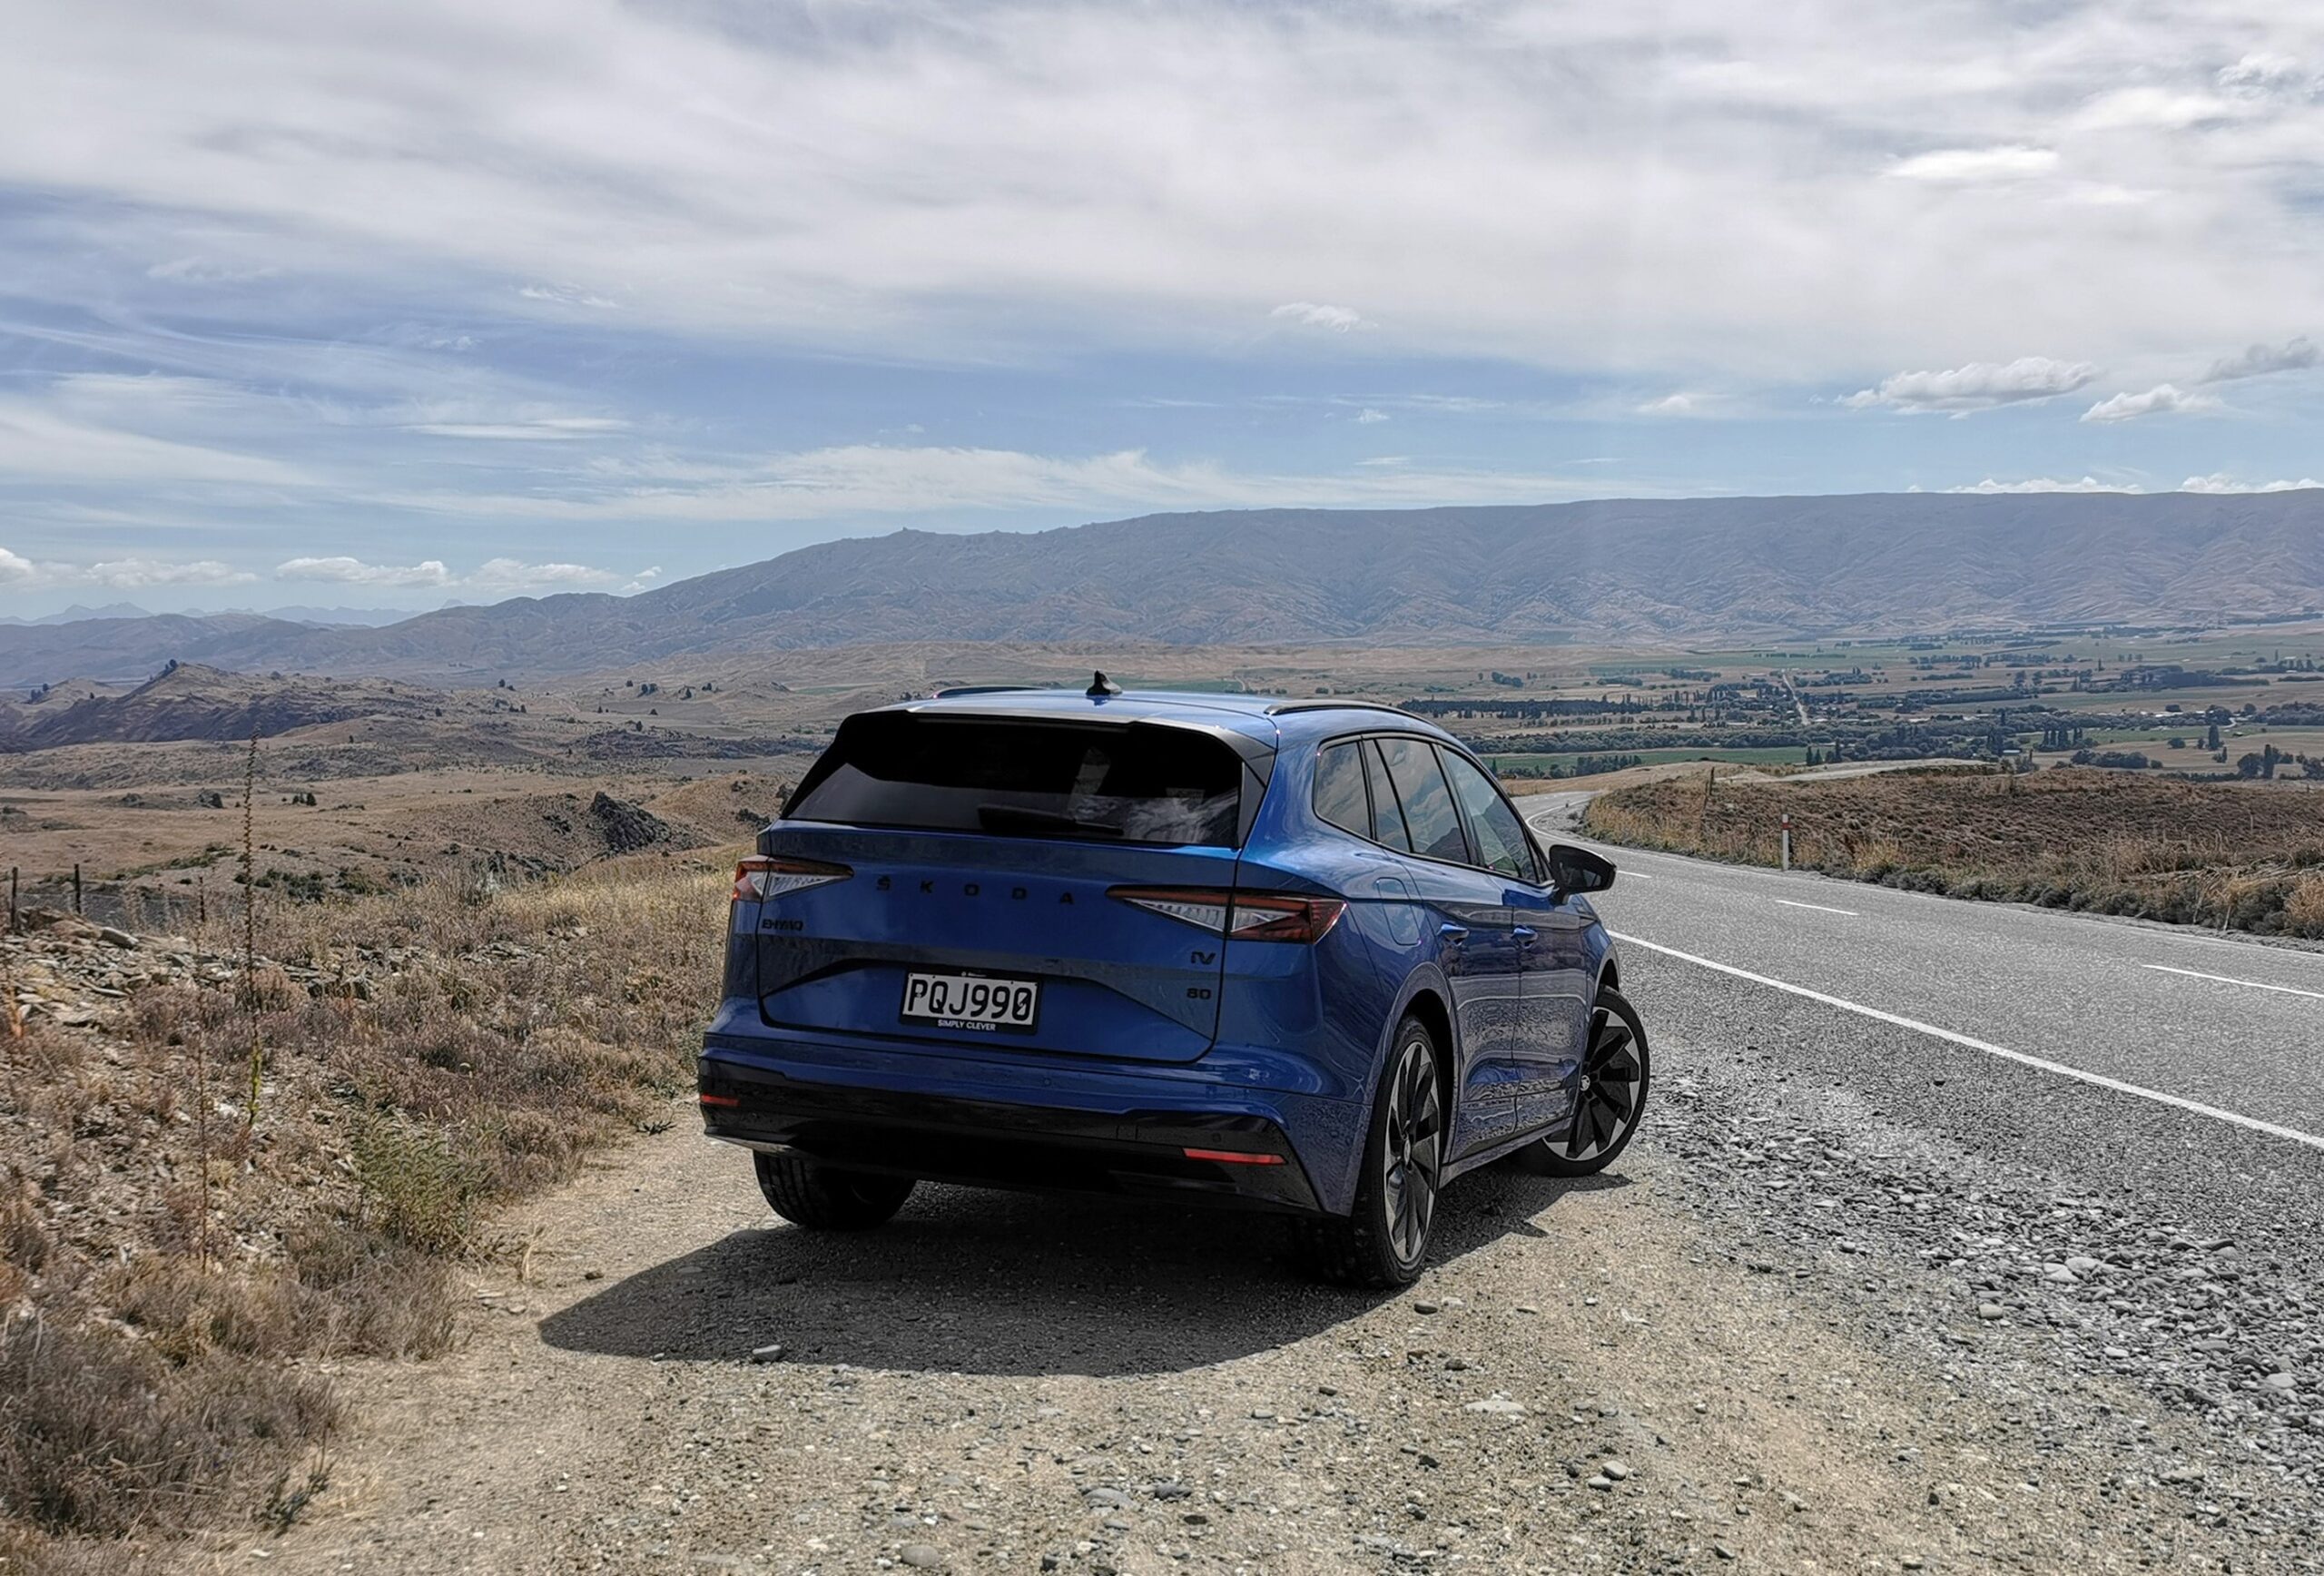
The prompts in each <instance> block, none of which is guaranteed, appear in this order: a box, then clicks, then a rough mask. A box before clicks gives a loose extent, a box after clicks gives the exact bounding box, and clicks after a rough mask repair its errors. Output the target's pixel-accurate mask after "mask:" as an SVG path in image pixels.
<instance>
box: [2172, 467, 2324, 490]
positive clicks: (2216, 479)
mask: <svg viewBox="0 0 2324 1576" xmlns="http://www.w3.org/2000/svg"><path fill="white" fill-rule="evenodd" d="M2302 488H2324V481H2318V480H2317V479H2316V478H2314V477H2312V476H2304V477H2302V478H2299V480H2298V481H2238V480H2236V479H2235V478H2233V477H2231V476H2229V475H2227V474H2226V473H2225V472H2223V471H2214V472H2212V473H2211V475H2209V476H2191V477H2189V478H2187V479H2186V480H2185V481H2182V482H2181V483H2180V484H2179V490H2180V491H2181V492H2191V493H2274V492H2298V491H2299V490H2300V489H2302Z"/></svg>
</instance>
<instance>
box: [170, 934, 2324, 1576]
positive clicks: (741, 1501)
mask: <svg viewBox="0 0 2324 1576" xmlns="http://www.w3.org/2000/svg"><path fill="white" fill-rule="evenodd" d="M1631 973H1632V976H1633V978H1632V979H1631V980H1630V988H1631V991H1632V994H1633V995H1634V997H1635V998H1636V999H1637V1000H1639V1001H1640V1003H1641V1005H1642V1007H1643V1009H1644V1010H1645V1011H1646V1013H1647V1016H1648V1020H1649V1025H1650V1026H1651V1027H1652V1028H1653V1029H1655V1030H1656V1031H1657V1036H1658V1038H1657V1039H1656V1042H1655V1045H1656V1052H1657V1056H1658V1074H1659V1079H1660V1084H1659V1093H1658V1096H1657V1098H1656V1103H1655V1106H1654V1108H1653V1110H1652V1114H1651V1117H1650V1120H1649V1128H1647V1130H1646V1132H1645V1135H1644V1136H1643V1137H1642V1138H1641V1139H1640V1142H1639V1143H1638V1144H1636V1145H1635V1146H1633V1148H1632V1149H1631V1150H1630V1153H1629V1154H1628V1155H1627V1156H1626V1157H1624V1159H1623V1160H1622V1162H1621V1163H1620V1165H1619V1166H1618V1167H1616V1169H1615V1171H1614V1172H1613V1173H1612V1174H1610V1175H1609V1176H1607V1177H1601V1178H1599V1179H1596V1180H1594V1181H1592V1182H1590V1183H1587V1184H1582V1185H1578V1186H1575V1185H1564V1184H1559V1183H1554V1182H1550V1181H1546V1180H1542V1179H1539V1178H1534V1177H1526V1176H1523V1175H1521V1174H1517V1173H1513V1172H1510V1171H1506V1170H1494V1171H1492V1172H1489V1173H1486V1174H1483V1175H1480V1176H1477V1177H1472V1178H1470V1179H1468V1180H1467V1181H1465V1182H1464V1183H1462V1185H1460V1186H1459V1187H1456V1189H1455V1190H1454V1191H1453V1192H1452V1194H1451V1195H1449V1196H1448V1198H1447V1202H1446V1213H1445V1215H1444V1216H1443V1217H1442V1222H1441V1225H1442V1237H1441V1242H1440V1247H1439V1252H1438V1255H1437V1258H1436V1262H1435V1264H1434V1266H1433V1267H1432V1268H1431V1270H1430V1271H1429V1272H1428V1274H1427V1276H1425V1278H1424V1279H1423V1282H1422V1283H1421V1284H1420V1285H1418V1286H1416V1287H1414V1288H1413V1289H1412V1290H1411V1291H1409V1292H1407V1293H1403V1294H1399V1295H1393V1296H1388V1295H1358V1294H1351V1293H1347V1292H1341V1291H1332V1290H1326V1289H1323V1288H1319V1287H1316V1286H1314V1285H1310V1284H1309V1283H1308V1282H1307V1281H1306V1280H1305V1278H1304V1276H1303V1275H1302V1273H1301V1271H1300V1270H1299V1268H1298V1266H1296V1265H1295V1263H1294V1262H1292V1261H1290V1260H1289V1259H1287V1258H1286V1257H1285V1256H1284V1254H1283V1252H1282V1242H1281V1238H1280V1237H1279V1236H1278V1235H1277V1234H1276V1233H1275V1231H1274V1230H1273V1229H1271V1228H1270V1227H1269V1226H1268V1224H1267V1223H1265V1222H1264V1221H1253V1220H1242V1219H1222V1218H1220V1217H1216V1216H1196V1215H1187V1214H1180V1213H1177V1212H1171V1211H1157V1210H1151V1209H1132V1208H1128V1207H1117V1206H1114V1205H1110V1204H1104V1203H1098V1202H1076V1201H1060V1200H1054V1199H1034V1198H1020V1197H1010V1196H1003V1195H995V1194H979V1193H973V1192H969V1191H965V1190H956V1189H945V1188H926V1189H923V1190H922V1192H921V1194H920V1195H919V1196H917V1197H915V1199H914V1200H913V1202H912V1203H911V1205H910V1206H908V1207H907V1208H906V1210H905V1212H904V1214H903V1215H902V1216H901V1217H899V1219H898V1220H897V1221H896V1222H894V1223H893V1224H892V1225H891V1226H889V1227H888V1228H886V1229H884V1230H883V1231H881V1232H879V1233H876V1234H873V1235H871V1236H863V1237H855V1238H841V1239H833V1238H817V1237H812V1236H806V1235H804V1234H802V1233H799V1232H796V1231H793V1230H792V1229H791V1228H789V1227H787V1226H781V1225H780V1224H779V1223H777V1222H775V1221H774V1220H773V1217H772V1216H769V1215H768V1214H767V1212H766V1211H765V1209H764V1208H763V1206H762V1205H761V1204H760V1202H759V1200H758V1199H757V1197H755V1193H754V1190H753V1187H752V1184H751V1181H750V1177H749V1170H748V1166H747V1164H746V1162H745V1160H744V1158H743V1157H742V1156H741V1155H740V1154H738V1153H735V1152H731V1151H725V1150H723V1149H720V1148H714V1147H713V1146H710V1145H707V1144H705V1143H704V1142H703V1141H702V1140H701V1139H700V1138H698V1137H697V1136H696V1135H695V1134H694V1132H693V1130H692V1124H691V1122H687V1123H684V1124H682V1125H681V1126H680V1127H679V1128H677V1129H675V1130H673V1131H671V1132H669V1133H666V1134H664V1135H660V1136H658V1137H654V1138H644V1139H640V1140H638V1141H637V1142H636V1143H635V1144H634V1145H632V1146H631V1147H629V1148H627V1149H626V1150H625V1151H623V1152H622V1153H621V1154H620V1155H619V1156H618V1157H616V1158H615V1160H614V1161H613V1162H612V1163H611V1164H609V1165H606V1166H604V1167H599V1168H597V1169H596V1170H594V1171H593V1172H592V1173H591V1174H590V1175H588V1176H587V1177H584V1178H583V1179H582V1180H581V1181H579V1182H577V1183H576V1184H574V1185H572V1186H570V1187H567V1188H566V1189H564V1190H563V1191H561V1192H559V1193H557V1194H556V1195H553V1196H549V1197H545V1198H544V1199H542V1200H539V1201H537V1202H536V1203H535V1204H533V1205H531V1206H527V1207H525V1208H524V1209H522V1210H520V1211H519V1212H518V1213H517V1216H515V1218H514V1219H513V1220H512V1221H511V1223H510V1225H511V1226H512V1235H513V1236H517V1237H518V1238H522V1239H525V1240H529V1241H531V1242H532V1243H533V1244H534V1246H533V1248H532V1250H531V1252H530V1253H529V1255H528V1256H527V1257H526V1258H525V1259H524V1260H523V1261H522V1262H521V1263H517V1262H510V1263H505V1264H502V1265H499V1266H493V1267H490V1268H488V1269H478V1271H476V1272H475V1273H474V1276H473V1284H472V1285H471V1286H470V1287H469V1290H468V1296H469V1298H470V1302H471V1306H472V1308H473V1312H472V1314H471V1315H470V1325H471V1331H470V1335H469V1338H468V1341H467V1343H466V1345H464V1346H463V1348H462V1349H461V1350H460V1351H458V1353H456V1354H453V1355H452V1356H450V1357H448V1358H447V1359H445V1360H443V1361H442V1362H440V1363H438V1364H432V1365H424V1366H413V1365H407V1364H369V1363H357V1364H345V1365H342V1367H341V1368H340V1373H339V1377H338V1383H339V1386H340V1393H341V1394H342V1395H343V1396H344V1397H345V1398H347V1399H348V1400H350V1402H351V1403H353V1405H354V1411H355V1414H356V1416H357V1417H358V1418H359V1419H360V1420H361V1421H360V1423H359V1429H358V1432H357V1433H355V1434H354V1435H353V1436H352V1437H350V1438H347V1439H345V1440H343V1441H341V1442H340V1443H339V1444H338V1446H337V1447H336V1448H335V1452H334V1462H333V1469H332V1474H331V1482H330V1487H329V1489H328V1490H327V1491H326V1492H324V1493H323V1494H322V1495H321V1496H320V1499H319V1500H318V1501H317V1502H315V1503H314V1504H313V1505H312V1506H311V1507H310V1509H309V1510H308V1512H307V1514H306V1517H305V1519H304V1520H303V1521H302V1522H300V1524H299V1525H298V1526H296V1527H295V1528H293V1529H292V1530H291V1532H289V1533H288V1534H287V1535H285V1536H282V1537H281V1538H279V1539H278V1538H271V1537H255V1536H253V1537H246V1538H241V1539H235V1540H230V1541H228V1542H223V1543H220V1544H218V1545H215V1546H214V1547H212V1549H211V1550H209V1551H208V1552H207V1554H206V1555H205V1559H206V1560H207V1561H210V1562H212V1563H214V1564H216V1565H218V1566H220V1567H225V1566H237V1567H239V1566H243V1565H247V1564H251V1563H252V1562H263V1563H264V1564H265V1565H267V1566H268V1567H269V1568H271V1569H276V1570H285V1569H287V1570H294V1571H419V1572H428V1571H647V1570H654V1571H658V1570H667V1569H700V1570H736V1571H761V1570H763V1571H794V1572H806V1571H814V1572H842V1571H875V1570H886V1569H891V1568H903V1569H931V1570H950V1571H960V1572H969V1571H1035V1570H1042V1571H1049V1570H1055V1571H1072V1572H1088V1573H1089V1576H1103V1573H1105V1572H1108V1571H1112V1572H1117V1573H1131V1572H1148V1571H1176V1570H1219V1571H1254V1572H1256V1571H1270V1572H1271V1571H1288V1572H1295V1573H1296V1572H1310V1571H1313V1572H1323V1571H1412V1570H1425V1569H1431V1568H1435V1569H1451V1568H1453V1567H1456V1566H1460V1567H1465V1568H1468V1569H1474V1570H1482V1571H1560V1572H1565V1571H1571V1572H1598V1571H1730V1570H1731V1571H1770V1572H1773V1571H1784V1572H1792V1571H1971V1570H1979V1571H1982V1570H2016V1571H2135V1570H2150V1569H2152V1570H2207V1571H2313V1570H2315V1569H2317V1568H2318V1564H2319V1561H2324V1508H2319V1502H2320V1501H2324V1496H2320V1495H2319V1486H2318V1474H2319V1470H2324V1350H2319V1337H2324V1323H2319V1309H2320V1308H2324V1302H2319V1285H2318V1268H2317V1263H2316V1259H2315V1256H2314V1255H2313V1253H2312V1251H2311V1250H2310V1247H2309V1244H2310V1243H2311V1242H2312V1240H2313V1234H2314V1229H2315V1226H2316V1221H2315V1216H2316V1214H2317V1212H2318V1205H2319V1199H2324V1186H2319V1176H2318V1174H2317V1171H2318V1168H2317V1167H2314V1166H2313V1165H2312V1164H2310V1163H2309V1161H2307V1160H2305V1159H2303V1158H2302V1157H2297V1156H2285V1155H2281V1154H2278V1153H2275V1152H2273V1151H2270V1150H2267V1149H2265V1148H2263V1147H2256V1146H2264V1143H2265V1141H2264V1140H2261V1139H2258V1138H2253V1139H2251V1140H2250V1146H2248V1147H2241V1148H2239V1147H2236V1146H2235V1145H2229V1144H2225V1143H2211V1147H2210V1148H2195V1147H2194V1146H2195V1145H2197V1144H2198V1143H2199V1142H2210V1141H2211V1139H2212V1138H2213V1135H2210V1134H2205V1133H2201V1132H2200V1131H2197V1130H2195V1129H2192V1128H2190V1129H2189V1130H2187V1131H2181V1130H2178V1129H2177V1128H2173V1127H2172V1126H2171V1124H2172V1123H2173V1122H2175V1121H2177V1120H2178V1119H2179V1118H2176V1117H2175V1116H2174V1115H2173V1114H2172V1113H2169V1112H2162V1113H2159V1114H2158V1113H2156V1112H2155V1111H2152V1110H2151V1109H2132V1108H2128V1107H2127V1106H2126V1105H2123V1104H2122V1102H2116V1101H2112V1099H2111V1098H2110V1097H2107V1096H2105V1095H2104V1094H2103V1093H2102V1091H2095V1090H2088V1089H2083V1088H2078V1087H2077V1088H2074V1089H2073V1090H2071V1091H2066V1092H2063V1093H2061V1092H2060V1091H2058V1090H2055V1089H2053V1088H2045V1087H2044V1086H2043V1083H2042V1081H2041V1075H2039V1074H2038V1073H2036V1072H2033V1071H2030V1070H2024V1069H2000V1071H1998V1072H1997V1071H1996V1070H1995V1069H1993V1068H1992V1067H1989V1066H1974V1067H1972V1066H1965V1065H1957V1064H1956V1062H1955V1058H1958V1059H1959V1060H1960V1062H1975V1061H1976V1060H1977V1059H1975V1058H1974V1057H1970V1056H1967V1055H1966V1053H1960V1052H1953V1051H1949V1050H1948V1049H1946V1048H1945V1047H1942V1046H1939V1045H1935V1044H1921V1043H1917V1042H1914V1041H1912V1040H1910V1039H1899V1038H1898V1037H1897V1036H1896V1034H1895V1033H1894V1032H1893V1031H1890V1030H1886V1029H1881V1028H1879V1027H1878V1026H1873V1025H1867V1024H1866V1023H1864V1022H1863V1020H1861V1019H1848V1018H1845V1017H1843V1016H1841V1015H1836V1014H1832V1013H1829V1012H1827V1011H1826V1010H1823V1009H1820V1008H1817V1007H1816V1006H1814V1005H1813V1004H1811V1003H1802V1002H1796V1001H1791V1000H1781V1001H1773V1000H1766V1001H1763V1000H1757V999H1756V998H1745V999H1738V997H1737V996H1736V995H1735V994H1734V992H1735V990H1736V989H1737V988H1736V987H1734V986H1732V985H1729V984H1727V983H1726V982H1723V981H1718V980H1711V979H1709V977H1704V976H1699V975H1695V974H1691V973H1689V971H1686V970H1682V969H1681V968H1680V967H1679V966H1677V965H1670V964H1663V963H1659V962H1657V961H1654V960H1634V961H1633V963H1632V966H1631ZM2190 1120H2191V1118H2190ZM2241 1142H2242V1141H2241V1140H2238V1143H2239V1144H2240V1143H2241ZM520 1272H521V1273H520ZM771 1348H773V1349H771Z"/></svg>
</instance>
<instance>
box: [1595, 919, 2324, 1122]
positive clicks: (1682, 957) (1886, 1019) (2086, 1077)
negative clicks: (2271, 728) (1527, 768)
mask: <svg viewBox="0 0 2324 1576" xmlns="http://www.w3.org/2000/svg"><path fill="white" fill-rule="evenodd" d="M1607 934H1609V935H1610V936H1612V937H1613V938H1614V939H1615V940H1616V941H1620V942H1621V943H1622V944H1623V945H1625V946H1630V947H1644V948H1645V949H1646V950H1647V951H1649V952H1660V953H1662V954H1663V955H1664V956H1666V957H1671V958H1676V959H1678V960H1679V961H1680V962H1682V963H1692V964H1695V965H1696V966H1697V967H1699V968H1703V969H1709V970H1716V971H1717V972H1718V973H1721V974H1731V975H1733V976H1734V977H1735V978H1736V979H1738V980H1749V981H1750V982H1751V983H1752V984H1754V985H1765V986H1768V987H1769V988H1770V989H1772V990H1787V991H1789V992H1790V993H1791V994H1792V995H1794V996H1804V997H1806V998H1807V1000H1810V1001H1818V1002H1821V1003H1823V1004H1824V1005H1825V1006H1827V1007H1837V1008H1839V1009H1840V1010H1843V1011H1846V1012H1854V1013H1858V1014H1860V1015H1862V1016H1863V1017H1866V1018H1871V1019H1877V1020H1878V1021H1880V1022H1882V1023H1889V1024H1894V1025H1896V1027H1897V1028H1899V1029H1911V1030H1912V1031H1913V1032H1914V1033H1915V1034H1925V1035H1929V1036H1931V1037H1932V1038H1934V1039H1942V1040H1945V1041H1946V1042H1948V1043H1950V1044H1953V1045H1958V1046H1961V1047H1963V1048H1965V1049H1969V1050H1978V1051H1983V1052H1984V1054H1985V1055H1987V1056H1997V1057H1999V1058H2001V1059H2003V1060H2004V1061H2014V1062H2016V1063H2017V1064H2018V1065H2019V1066H2021V1067H2030V1068H2033V1069H2036V1070H2037V1071H2041V1072H2053V1073H2056V1074H2057V1075H2058V1076H2059V1077H2061V1078H2070V1079H2074V1080H2075V1081H2076V1082H2079V1083H2086V1084H2091V1085H2093V1086H2094V1087H2096V1088H2102V1089H2112V1091H2113V1092H2114V1093H2116V1094H2122V1095H2131V1096H2133V1097H2135V1098H2139V1099H2142V1100H2152V1101H2153V1102H2154V1103H2155V1104H2157V1105H2162V1106H2169V1107H2171V1108H2173V1109H2175V1110H2181V1111H2188V1112H2191V1113H2192V1114H2193V1115H2195V1116H2199V1117H2210V1118H2212V1119H2213V1120H2214V1121H2221V1122H2229V1123H2232V1124H2233V1125H2234V1126H2236V1127H2239V1128H2250V1130H2251V1131H2253V1132H2255V1133H2265V1134H2267V1135H2268V1136H2269V1137H2270V1138H2289V1139H2290V1141H2291V1142H2293V1143H2295V1144H2305V1145H2306V1146H2308V1148H2311V1149H2318V1150H2324V1138H2319V1136H2317V1135H2316V1134H2314V1133H2303V1132H2301V1131H2300V1130H2299V1128H2286V1127H2280V1126H2278V1125H2277V1124H2276V1123H2274V1122H2263V1121H2261V1120H2260V1118H2257V1117H2247V1116H2245V1115H2243V1114H2242V1113H2241V1112H2240V1111H2230V1110H2222V1109H2221V1108H2219V1107H2217V1106H2207V1105H2204V1104H2203V1103H2201V1101H2200V1100H2191V1099H2185V1098H2181V1097H2180V1096H2178V1095H2169V1094H2164V1093H2163V1092H2162V1090H2160V1089H2151V1088H2143V1087H2142V1086H2140V1085H2138V1084H2134V1083H2125V1082H2123V1081H2122V1079H2116V1078H2108V1077H2107V1076H2106V1075H2105V1074H2103V1073H2096V1072H2089V1071H2086V1070H2084V1069H2082V1068H2078V1067H2069V1066H2067V1065H2066V1064H2065V1063H2064V1062H2062V1061H2051V1060H2049V1059H2047V1058H2045V1057H2039V1056H2028V1055H2026V1054H2025V1052H2024V1051H2022V1050H2012V1049H2009V1048H2008V1047H2007V1046H2002V1045H1994V1044H1993V1043H1992V1042H1990V1041H1988V1040H1983V1039H1972V1038H1970V1037H1969V1036H1968V1035H1965V1034H1956V1033H1955V1032H1954V1031H1953V1030H1952V1029H1939V1028H1938V1027H1937V1026H1936V1025H1935V1024H1934V1023H1923V1022H1921V1021H1920V1020H1919V1019H1915V1018H1905V1017H1904V1016H1902V1015H1901V1014H1898V1013H1895V1012H1883V1011H1882V1010H1880V1009H1879V1008H1877V1007H1866V1005H1864V1003H1862V1002H1860V1001H1850V1000H1846V998H1845V997H1840V996H1827V995H1826V994H1825V993H1824V992H1823V991H1821V990H1809V989H1808V988H1807V986H1805V985H1794V984H1792V983H1791V982H1790V981H1788V980H1774V979H1770V978H1768V976H1767V975H1765V974H1754V973H1752V972H1751V971H1750V970H1748V969H1738V968H1737V967H1736V966H1735V965H1734V964H1732V963H1721V962H1718V961H1717V960H1714V959H1710V958H1701V957H1697V956H1696V955H1695V954H1694V953H1692V952H1681V951H1679V949H1678V948H1676V947H1666V946H1664V945H1662V944H1661V943H1660V942H1659V941H1647V940H1645V939H1644V938H1643V937H1640V936H1626V935H1623V934H1622V933H1621V932H1620V931H1608V932H1607ZM2278 989H2281V987H2279V988H2278ZM2298 994H2300V995H2306V994H2307V992H2305V991H2301V992H2298Z"/></svg>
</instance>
